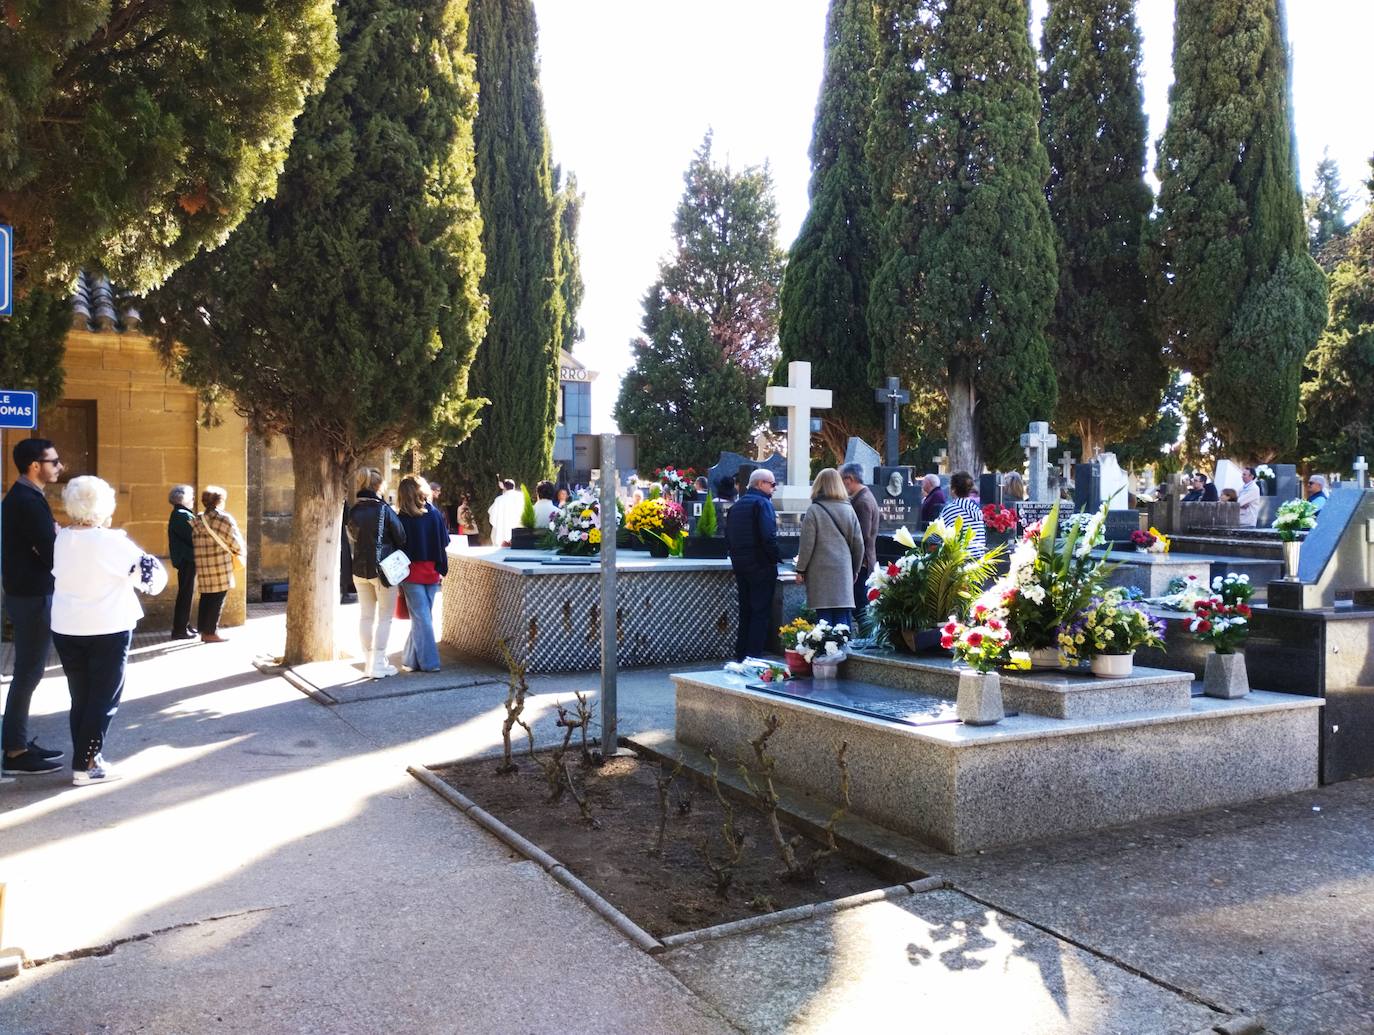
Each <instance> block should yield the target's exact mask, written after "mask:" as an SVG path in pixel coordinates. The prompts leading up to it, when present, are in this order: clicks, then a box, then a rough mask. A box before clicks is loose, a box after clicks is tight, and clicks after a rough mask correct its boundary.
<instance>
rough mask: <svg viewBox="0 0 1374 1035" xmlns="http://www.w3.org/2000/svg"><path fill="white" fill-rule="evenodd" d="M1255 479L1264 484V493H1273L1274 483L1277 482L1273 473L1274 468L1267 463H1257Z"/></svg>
mask: <svg viewBox="0 0 1374 1035" xmlns="http://www.w3.org/2000/svg"><path fill="white" fill-rule="evenodd" d="M1255 480H1256V481H1257V482H1259V483H1260V484H1261V485H1263V486H1264V495H1266V496H1272V495H1274V485H1275V484H1276V483H1277V482H1278V477H1277V476H1276V475H1275V474H1274V469H1273V468H1272V467H1270V466H1269V465H1268V464H1259V465H1258V466H1256V468H1255Z"/></svg>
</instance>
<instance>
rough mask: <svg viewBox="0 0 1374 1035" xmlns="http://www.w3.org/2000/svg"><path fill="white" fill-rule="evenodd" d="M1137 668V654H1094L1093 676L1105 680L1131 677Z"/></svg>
mask: <svg viewBox="0 0 1374 1035" xmlns="http://www.w3.org/2000/svg"><path fill="white" fill-rule="evenodd" d="M1134 666H1135V652H1134V651H1133V652H1131V653H1130V654H1094V655H1093V660H1092V670H1093V675H1095V676H1101V677H1102V678H1103V679H1120V678H1122V677H1123V676H1129V675H1130V674H1131V669H1132V668H1134Z"/></svg>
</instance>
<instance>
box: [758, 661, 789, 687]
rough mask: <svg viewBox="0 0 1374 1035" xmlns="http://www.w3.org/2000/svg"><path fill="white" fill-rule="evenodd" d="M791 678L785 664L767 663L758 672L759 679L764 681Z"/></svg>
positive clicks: (770, 681)
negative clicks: (766, 665)
mask: <svg viewBox="0 0 1374 1035" xmlns="http://www.w3.org/2000/svg"><path fill="white" fill-rule="evenodd" d="M791 678H792V672H791V671H790V670H789V669H788V667H787V666H786V665H769V666H768V667H767V668H766V669H764V670H763V671H762V672H760V673H759V679H760V680H761V681H763V682H765V683H781V682H783V681H784V680H787V679H791Z"/></svg>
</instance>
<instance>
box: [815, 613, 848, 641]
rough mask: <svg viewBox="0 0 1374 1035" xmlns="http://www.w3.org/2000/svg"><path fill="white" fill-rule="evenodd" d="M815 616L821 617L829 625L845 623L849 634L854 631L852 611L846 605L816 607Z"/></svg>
mask: <svg viewBox="0 0 1374 1035" xmlns="http://www.w3.org/2000/svg"><path fill="white" fill-rule="evenodd" d="M816 617H817V618H823V619H825V620H826V621H827V622H829V623H830V624H831V625H847V626H849V632H850V634H851V635H853V633H854V611H853V609H852V608H848V607H818V608H816Z"/></svg>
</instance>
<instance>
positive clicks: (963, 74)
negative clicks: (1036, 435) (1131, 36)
mask: <svg viewBox="0 0 1374 1035" xmlns="http://www.w3.org/2000/svg"><path fill="white" fill-rule="evenodd" d="M878 11H879V18H878V38H879V65H878V68H879V73H878V74H879V78H878V92H877V100H876V101H875V106H874V115H873V127H872V130H871V132H870V134H869V149H868V153H869V156H870V162H871V165H872V167H873V175H874V177H875V189H876V191H877V197H878V204H879V205H880V207H881V208H882V209H883V216H882V227H881V231H880V238H879V266H878V270H877V272H876V274H875V275H874V280H873V284H872V287H871V288H870V292H869V308H868V314H869V333H870V335H871V340H872V342H873V351H874V357H875V359H874V364H875V369H887V370H890V371H891V372H893V373H904V374H908V375H915V376H919V377H920V378H922V379H923V380H924V381H925V382H926V384H928V385H930V386H932V387H938V388H939V389H941V390H942V391H943V392H944V394H945V397H946V399H947V400H948V403H949V411H948V413H949V416H948V442H949V452H950V458H951V462H952V463H953V464H954V465H955V467H956V468H962V469H966V470H970V471H979V470H981V469H982V464H983V461H984V460H986V461H987V462H988V463H989V464H991V465H994V466H996V465H1001V464H1007V463H1016V462H1019V461H1020V458H1021V455H1022V454H1021V448H1020V446H1019V445H1018V442H1019V437H1018V436H1019V435H1020V434H1021V433H1022V432H1024V431H1025V429H1026V424H1027V423H1028V422H1029V421H1032V420H1045V419H1048V418H1049V417H1050V416H1051V415H1052V414H1053V413H1054V408H1055V403H1056V388H1055V378H1054V370H1053V368H1052V366H1051V364H1050V355H1049V343H1048V341H1047V339H1046V337H1045V327H1046V325H1047V323H1048V322H1049V318H1050V314H1051V312H1052V311H1053V308H1054V300H1055V295H1056V289H1057V280H1058V278H1057V263H1056V255H1055V244H1054V227H1053V224H1052V223H1051V221H1050V214H1049V207H1048V205H1047V204H1046V201H1045V193H1044V190H1045V183H1046V181H1047V179H1048V178H1049V162H1048V159H1047V158H1046V155H1045V148H1044V145H1043V144H1042V143H1041V142H1040V136H1039V132H1038V123H1039V115H1040V97H1039V89H1038V85H1037V82H1036V71H1035V56H1034V52H1033V51H1032V49H1031V44H1030V32H1029V23H1028V14H1027V10H1026V5H1025V3H1024V2H1022V0H914V2H913V0H882V2H880V3H879V4H878Z"/></svg>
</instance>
